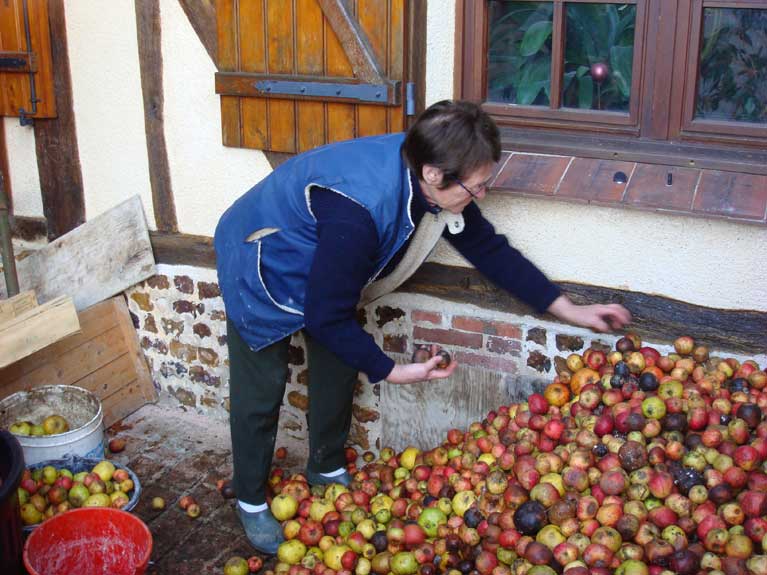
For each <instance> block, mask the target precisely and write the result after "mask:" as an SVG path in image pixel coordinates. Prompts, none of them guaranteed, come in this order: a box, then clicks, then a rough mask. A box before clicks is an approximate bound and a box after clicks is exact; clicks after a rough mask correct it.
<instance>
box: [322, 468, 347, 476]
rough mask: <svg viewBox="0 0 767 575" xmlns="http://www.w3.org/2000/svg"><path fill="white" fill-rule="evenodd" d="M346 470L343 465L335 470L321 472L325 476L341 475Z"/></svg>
mask: <svg viewBox="0 0 767 575" xmlns="http://www.w3.org/2000/svg"><path fill="white" fill-rule="evenodd" d="M345 472H346V468H345V467H341V468H340V469H336V470H335V471H330V472H328V473H320V475H322V476H323V477H338V476H339V475H343V474H344V473H345Z"/></svg>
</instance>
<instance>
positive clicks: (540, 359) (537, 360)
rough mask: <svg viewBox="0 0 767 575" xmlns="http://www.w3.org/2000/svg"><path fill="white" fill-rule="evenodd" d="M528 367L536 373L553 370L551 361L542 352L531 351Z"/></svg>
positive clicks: (528, 357)
mask: <svg viewBox="0 0 767 575" xmlns="http://www.w3.org/2000/svg"><path fill="white" fill-rule="evenodd" d="M527 365H528V366H529V367H532V368H533V369H534V370H536V371H540V372H541V373H543V372H544V371H549V370H550V369H551V360H550V359H549V358H548V357H546V356H545V355H543V354H542V353H541V352H540V351H537V350H536V351H531V352H530V354H529V355H528V356H527Z"/></svg>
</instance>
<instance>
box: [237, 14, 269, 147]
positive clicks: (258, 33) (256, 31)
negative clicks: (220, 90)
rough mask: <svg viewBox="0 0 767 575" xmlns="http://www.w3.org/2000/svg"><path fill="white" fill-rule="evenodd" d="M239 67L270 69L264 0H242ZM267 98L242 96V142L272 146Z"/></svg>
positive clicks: (239, 17) (242, 69) (246, 70)
mask: <svg viewBox="0 0 767 575" xmlns="http://www.w3.org/2000/svg"><path fill="white" fill-rule="evenodd" d="M237 22H238V24H237V25H238V39H239V43H238V50H239V54H240V65H239V69H240V70H241V71H242V72H249V73H264V72H266V14H265V12H264V3H263V0H240V10H239V12H238V20H237ZM266 112H267V107H266V101H265V100H264V99H263V98H241V99H240V114H241V118H242V129H241V133H242V145H243V146H245V147H246V148H255V149H257V150H264V149H268V147H269V124H268V122H267V113H266Z"/></svg>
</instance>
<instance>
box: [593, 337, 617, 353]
mask: <svg viewBox="0 0 767 575" xmlns="http://www.w3.org/2000/svg"><path fill="white" fill-rule="evenodd" d="M589 347H590V348H591V349H593V350H595V351H603V352H605V353H610V352H611V351H612V349H613V347H612V346H611V345H610V344H609V343H605V342H603V341H602V340H599V339H595V340H594V341H592V342H591V345H590V346H589Z"/></svg>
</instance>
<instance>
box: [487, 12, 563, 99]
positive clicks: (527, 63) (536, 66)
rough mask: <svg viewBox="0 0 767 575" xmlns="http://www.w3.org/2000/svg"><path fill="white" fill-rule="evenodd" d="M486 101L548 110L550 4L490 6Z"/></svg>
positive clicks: (549, 85)
mask: <svg viewBox="0 0 767 575" xmlns="http://www.w3.org/2000/svg"><path fill="white" fill-rule="evenodd" d="M488 14H489V17H488V21H489V29H488V35H489V40H488V49H489V53H488V62H487V66H488V69H487V78H488V89H487V99H488V101H491V102H503V103H506V104H521V105H534V106H547V105H548V104H549V99H550V95H551V34H552V25H553V8H552V4H551V2H508V1H506V2H504V1H498V0H491V2H489V3H488Z"/></svg>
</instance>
